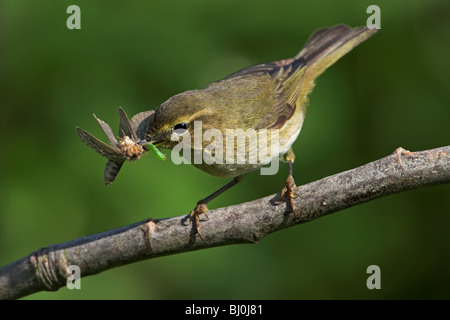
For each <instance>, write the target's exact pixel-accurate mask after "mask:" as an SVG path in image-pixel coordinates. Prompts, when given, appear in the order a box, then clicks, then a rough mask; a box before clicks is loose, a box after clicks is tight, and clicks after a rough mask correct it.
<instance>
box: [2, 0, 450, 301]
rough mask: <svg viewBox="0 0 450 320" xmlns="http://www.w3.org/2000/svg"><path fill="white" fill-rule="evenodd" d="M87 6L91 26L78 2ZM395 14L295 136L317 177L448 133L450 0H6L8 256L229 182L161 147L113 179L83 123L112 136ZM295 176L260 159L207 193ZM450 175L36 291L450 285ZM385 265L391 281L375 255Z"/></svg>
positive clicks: (289, 293)
mask: <svg viewBox="0 0 450 320" xmlns="http://www.w3.org/2000/svg"><path fill="white" fill-rule="evenodd" d="M71 4H76V5H78V6H80V8H81V27H82V29H81V30H68V29H67V28H66V19H67V18H68V17H69V14H67V13H66V9H67V7H68V6H69V5H71ZM371 4H377V5H379V6H380V8H381V28H382V29H381V30H380V31H379V33H378V34H376V35H375V36H374V37H373V38H371V39H370V40H369V41H367V42H365V43H363V44H362V45H361V46H360V47H358V48H356V49H355V50H354V51H352V52H351V53H350V54H348V55H347V56H345V57H344V58H343V59H342V60H340V61H339V62H338V63H337V64H336V65H334V66H333V67H332V68H330V69H329V70H328V71H327V72H326V73H325V74H324V75H322V76H321V77H320V79H319V80H318V82H317V86H316V88H315V90H314V92H313V93H312V95H311V97H310V98H311V99H310V101H311V103H310V108H309V110H308V116H307V117H306V121H305V124H304V126H303V129H302V133H301V135H300V137H299V139H298V140H297V142H296V143H295V144H294V149H295V152H296V155H297V161H296V163H295V169H294V170H295V171H294V177H295V179H296V182H297V184H305V183H308V182H311V181H314V180H317V179H320V178H323V177H325V176H328V175H332V174H335V173H338V172H341V171H344V170H348V169H351V168H354V167H356V166H359V165H362V164H365V163H367V162H370V161H373V160H376V159H378V158H381V157H383V156H386V155H388V154H390V153H391V152H393V151H394V150H395V149H396V148H397V147H399V146H402V147H404V148H406V149H409V150H424V149H430V148H435V147H439V146H444V145H448V144H449V141H450V90H449V89H450V86H449V78H450V77H449V74H450V59H449V52H450V3H449V1H446V0H442V1H437V0H436V1H428V0H427V1H425V0H423V1H411V0H404V1H344V0H343V1H339V3H338V2H336V1H333V0H326V1H298V0H296V1H284V0H283V1H261V0H251V1H237V0H226V1H214V2H213V1H207V0H201V1H189V2H188V1H162V0H161V1H126V2H123V1H108V2H100V1H95V2H94V1H86V0H84V1H82V0H76V1H75V0H74V1H57V0H52V1H49V0H40V1H24V0H0V108H1V116H0V125H1V132H0V145H1V150H2V151H1V157H0V159H1V160H0V161H1V169H0V175H1V176H0V178H1V180H0V188H1V190H0V265H5V264H8V263H10V262H12V261H14V260H16V259H19V258H22V257H24V256H26V255H28V254H29V253H30V252H31V251H33V250H36V249H38V248H40V247H46V246H48V245H50V244H52V243H60V242H65V241H69V240H72V239H76V238H80V237H82V236H86V235H90V234H94V233H98V232H101V231H105V230H109V229H113V228H117V227H120V226H124V225H128V224H131V223H133V222H137V221H140V220H143V219H146V218H148V217H152V218H163V217H170V216H177V215H181V214H187V213H188V212H189V210H191V209H192V208H193V207H194V205H195V203H196V201H197V200H199V199H200V198H202V197H204V196H206V195H208V194H209V193H211V192H212V191H213V190H216V189H217V188H219V187H220V186H222V185H223V184H224V183H225V182H227V180H224V179H221V178H216V177H213V176H209V175H207V174H205V173H203V172H201V171H199V170H197V169H195V168H194V167H192V166H187V165H182V166H176V165H174V164H172V163H171V162H170V161H166V162H162V161H159V160H157V159H156V157H154V156H146V157H144V159H142V160H140V161H138V162H136V163H132V164H126V165H125V166H124V168H123V169H122V171H121V173H120V174H119V176H118V179H117V180H116V182H115V183H114V184H113V185H111V186H109V187H105V186H104V185H103V169H104V165H105V160H104V159H103V158H101V157H100V156H99V155H97V154H96V153H94V151H93V150H92V149H90V148H87V147H86V146H85V145H84V144H83V143H82V142H81V141H80V139H79V138H78V136H77V134H76V131H75V126H77V125H78V126H81V127H82V128H84V129H86V130H88V131H90V132H92V133H93V134H95V135H97V136H99V137H102V138H103V134H102V132H101V130H100V127H99V126H98V124H97V123H96V121H95V119H94V118H93V117H92V113H95V114H96V115H98V116H99V117H100V118H101V119H103V120H105V121H106V122H108V123H110V124H111V125H112V127H113V130H114V131H117V128H118V113H117V108H118V107H119V106H122V107H123V108H124V109H125V110H126V111H127V113H128V114H129V115H133V114H135V113H138V112H140V111H144V110H148V109H154V108H156V107H157V106H158V105H159V104H161V103H162V102H164V101H165V100H166V99H168V98H169V97H170V96H172V95H174V94H177V93H179V92H182V91H185V90H188V89H194V88H202V87H204V86H206V85H207V84H209V83H210V82H212V81H215V80H218V79H220V78H222V77H224V76H226V75H228V74H230V73H231V72H234V71H236V70H238V69H240V68H243V67H246V66H249V65H252V64H257V63H263V62H268V61H273V60H280V59H283V58H289V57H291V56H293V55H295V54H296V53H297V52H298V51H299V50H300V48H301V47H302V45H303V44H304V42H305V41H306V39H307V38H308V37H309V36H310V35H311V33H312V32H313V31H314V30H316V29H318V28H322V27H325V26H331V25H335V24H339V23H345V24H349V25H352V26H357V25H363V24H365V23H366V19H367V18H368V16H369V15H368V14H367V13H366V8H367V7H368V6H369V5H371ZM286 176H287V168H286V166H282V167H281V169H280V172H279V174H278V175H275V176H260V175H259V173H258V172H255V173H252V174H249V175H247V177H246V179H244V181H243V182H242V183H241V184H239V185H238V186H237V187H235V188H233V189H231V190H230V191H228V192H226V193H225V194H224V195H222V196H221V197H219V198H217V199H216V200H214V201H213V202H211V205H210V208H216V207H221V206H227V205H231V204H237V203H241V202H244V201H249V200H253V199H256V198H259V197H263V196H266V195H269V194H273V193H276V192H279V191H280V190H281V188H282V186H283V184H284V181H285V179H286ZM449 195H450V186H449V185H446V186H436V187H430V188H425V189H419V190H413V191H409V192H406V193H402V194H398V195H394V196H389V197H386V198H382V199H379V200H376V201H372V202H370V203H366V204H364V205H360V206H357V207H354V208H350V209H347V210H345V211H342V212H339V213H336V214H333V215H331V216H327V217H325V218H322V219H319V220H316V221H313V222H311V223H307V224H305V225H301V226H297V227H293V228H289V229H286V230H283V231H281V232H277V233H275V234H271V235H269V236H268V237H266V238H264V239H262V241H261V242H260V243H259V244H257V245H233V246H227V247H221V248H214V249H208V250H201V251H197V252H189V253H184V254H178V255H173V256H167V257H162V258H157V259H152V260H148V261H143V262H139V263H135V264H132V265H128V266H124V267H120V268H116V269H113V270H110V271H107V272H104V273H101V274H99V275H95V276H91V277H87V278H82V282H81V286H82V289H81V290H68V289H67V288H62V289H60V290H59V291H57V292H42V293H37V294H34V295H31V296H29V297H27V299H393V298H396V299H419V298H425V299H429V298H450V273H449V272H448V270H449V269H450V250H449V249H450V232H449V231H450V217H449V214H450V200H449ZM372 264H376V265H378V266H380V268H381V287H382V289H381V290H372V291H371V290H368V289H367V287H366V279H367V277H368V275H367V274H366V269H367V267H368V266H369V265H372Z"/></svg>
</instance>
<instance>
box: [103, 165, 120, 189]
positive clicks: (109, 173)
mask: <svg viewBox="0 0 450 320" xmlns="http://www.w3.org/2000/svg"><path fill="white" fill-rule="evenodd" d="M122 165H123V161H122V162H114V161H111V160H110V161H108V163H107V164H106V167H105V172H104V177H105V185H110V184H111V183H113V181H114V180H115V179H116V177H117V174H118V173H119V171H120V168H122Z"/></svg>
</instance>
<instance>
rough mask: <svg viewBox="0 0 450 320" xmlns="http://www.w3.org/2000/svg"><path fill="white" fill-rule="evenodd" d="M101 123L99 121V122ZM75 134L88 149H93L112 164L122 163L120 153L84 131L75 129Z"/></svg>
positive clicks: (123, 158)
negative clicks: (112, 162)
mask: <svg viewBox="0 0 450 320" xmlns="http://www.w3.org/2000/svg"><path fill="white" fill-rule="evenodd" d="M100 121H101V120H100ZM77 133H78V135H79V136H80V138H81V140H82V141H83V142H84V143H85V144H86V145H87V146H89V147H91V148H92V149H94V150H95V151H96V152H97V153H98V154H100V155H101V156H103V157H105V158H107V159H108V160H111V161H114V162H121V161H122V162H123V161H124V160H125V156H124V155H123V154H122V152H121V151H120V150H119V149H117V148H115V147H112V146H110V145H108V144H106V143H104V142H103V141H101V140H99V139H97V138H96V137H94V136H93V135H92V134H90V133H89V132H87V131H86V130H83V129H81V128H80V127H77Z"/></svg>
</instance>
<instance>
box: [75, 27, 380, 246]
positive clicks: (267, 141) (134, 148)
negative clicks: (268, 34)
mask: <svg viewBox="0 0 450 320" xmlns="http://www.w3.org/2000/svg"><path fill="white" fill-rule="evenodd" d="M376 31H377V30H376V29H368V28H366V27H357V28H350V27H348V26H345V25H337V26H334V27H331V28H324V29H321V30H318V31H316V32H315V33H314V34H313V35H312V36H311V37H310V38H309V40H308V41H307V42H306V44H305V46H304V47H303V49H302V50H301V51H300V52H299V53H298V54H297V55H296V56H295V57H293V58H291V59H286V60H280V61H275V62H270V63H265V64H260V65H255V66H251V67H248V68H245V69H242V70H240V71H237V72H235V73H233V74H231V75H229V76H228V77H226V78H224V79H222V80H219V81H216V82H214V83H212V84H210V85H209V86H207V87H205V88H204V89H201V90H190V91H186V92H183V93H180V94H178V95H175V96H173V97H172V98H170V99H169V100H167V101H166V102H164V103H163V104H162V105H161V106H159V107H158V108H157V109H156V110H155V111H153V110H151V111H145V112H142V113H140V114H137V115H135V116H134V117H133V118H132V120H131V121H130V120H129V118H128V116H127V115H126V114H125V111H123V110H122V109H121V108H119V119H120V126H119V137H120V139H119V141H117V140H116V138H115V137H114V134H113V133H112V130H111V128H110V127H109V125H108V124H106V123H105V122H104V121H102V120H100V119H98V118H97V117H96V119H97V121H98V123H99V124H100V126H101V127H102V129H103V131H104V133H105V134H106V136H107V137H108V139H109V141H110V142H111V144H112V146H110V145H107V144H106V143H104V142H102V141H100V140H99V139H97V138H96V137H94V136H93V135H91V134H90V133H88V132H86V131H85V130H83V129H81V128H78V127H77V132H78V134H79V136H80V138H81V140H82V141H83V142H84V143H85V144H86V145H88V146H89V147H91V148H93V149H94V150H95V151H96V152H98V153H99V154H100V155H102V156H104V157H106V158H107V159H108V163H107V164H106V168H105V172H104V176H105V184H107V185H108V184H110V183H112V182H113V181H114V179H115V178H116V176H117V174H118V172H119V170H120V168H121V166H122V164H123V163H124V162H125V161H126V160H128V161H133V160H135V159H139V158H140V157H141V155H142V154H143V153H144V152H146V151H148V150H152V151H153V152H154V153H155V155H156V156H157V157H158V158H160V159H165V155H164V154H162V153H161V152H160V151H159V150H158V149H157V147H162V148H166V149H173V151H174V152H173V153H172V156H173V154H174V153H176V151H180V150H182V151H183V152H182V153H183V157H184V158H188V160H189V163H192V164H193V165H194V166H196V167H197V168H199V169H201V170H203V171H205V172H207V173H209V174H212V175H214V176H218V177H225V178H233V180H232V181H231V182H229V183H228V184H226V185H225V186H223V187H222V188H220V189H219V190H217V191H216V192H214V193H212V194H211V195H209V196H208V197H206V198H204V199H202V200H200V201H198V202H197V205H196V207H195V208H194V210H192V211H191V221H192V220H193V221H194V222H195V226H196V230H197V233H198V234H199V235H200V237H202V235H201V234H200V232H199V216H200V215H201V214H205V212H206V211H208V207H207V204H208V203H209V202H210V201H211V200H212V199H214V198H215V197H217V196H218V195H219V194H221V193H222V192H224V191H226V190H227V189H229V188H230V187H232V186H234V185H235V184H237V183H238V182H239V181H241V180H242V177H243V175H244V174H246V173H248V172H251V171H254V170H256V169H258V168H260V167H263V166H265V165H267V164H269V163H272V160H274V159H275V160H278V159H282V160H284V161H285V162H287V163H288V165H289V176H288V178H287V180H286V185H285V187H284V188H283V190H282V197H285V196H287V198H288V200H289V205H290V207H291V209H292V212H293V213H294V218H296V216H295V208H294V201H293V200H294V189H295V187H296V186H295V181H294V178H293V176H292V171H293V168H292V167H293V163H294V160H295V155H294V153H293V151H292V148H291V146H292V144H293V143H294V141H295V140H296V139H297V137H298V135H299V133H300V129H301V128H302V125H303V120H304V118H305V114H306V105H307V103H308V95H309V93H310V92H311V91H312V89H313V87H314V80H315V79H316V78H317V77H318V76H319V75H320V74H322V72H324V71H325V69H327V68H328V67H329V66H331V65H332V64H333V63H335V62H336V61H337V60H339V59H340V58H341V57H342V56H344V55H345V54H346V53H348V52H349V51H350V50H352V49H353V48H354V47H356V46H357V45H359V44H360V43H361V42H363V41H364V40H366V39H367V38H369V37H370V36H372V35H373V34H374V33H375V32H376ZM94 116H95V115H94ZM230 132H232V133H233V134H229V133H230ZM199 136H200V137H199ZM192 137H193V139H192ZM224 137H225V139H224ZM198 138H200V139H198ZM247 141H248V143H247ZM180 145H181V146H182V148H179V146H180ZM269 145H270V148H269ZM273 146H275V148H272V147H273ZM269 149H270V152H268V150H269ZM205 215H206V214H205ZM202 239H203V238H202Z"/></svg>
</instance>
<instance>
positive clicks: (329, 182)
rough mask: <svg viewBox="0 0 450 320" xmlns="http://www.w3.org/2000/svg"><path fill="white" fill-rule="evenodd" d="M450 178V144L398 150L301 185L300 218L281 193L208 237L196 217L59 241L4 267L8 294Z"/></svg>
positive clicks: (238, 212) (251, 239)
mask: <svg viewBox="0 0 450 320" xmlns="http://www.w3.org/2000/svg"><path fill="white" fill-rule="evenodd" d="M449 182H450V146H446V147H442V148H437V149H432V150H426V151H421V152H414V153H410V152H408V151H406V150H403V149H401V148H399V149H397V150H396V151H395V152H394V153H393V154H392V155H390V156H387V157H384V158H382V159H379V160H377V161H374V162H371V163H368V164H366V165H363V166H361V167H358V168H356V169H352V170H349V171H345V172H342V173H339V174H336V175H333V176H330V177H327V178H323V179H321V180H318V181H315V182H312V183H309V184H306V185H303V186H299V187H297V189H296V190H295V207H296V208H297V209H296V212H295V213H296V216H297V220H294V215H293V214H292V213H291V212H290V209H289V208H290V206H288V205H287V202H286V201H285V200H281V199H280V194H279V193H278V194H274V195H270V196H267V197H264V198H261V199H258V200H254V201H251V202H247V203H242V204H239V205H235V206H230V207H226V208H219V209H215V210H212V211H210V212H209V213H208V216H209V220H204V221H203V220H202V222H201V233H202V236H203V238H204V241H202V240H201V239H200V238H199V237H198V235H196V234H195V228H193V227H192V226H191V225H190V223H189V217H188V216H178V217H173V218H167V219H158V220H152V219H148V220H145V221H142V222H138V223H135V224H132V225H130V226H126V227H122V228H119V229H115V230H111V231H106V232H102V233H99V234H96V235H92V236H87V237H83V238H80V239H77V240H73V241H70V242H65V243H61V244H56V245H51V246H49V247H47V248H42V249H39V250H37V251H35V252H32V253H31V254H30V255H29V256H27V257H25V258H22V259H20V260H17V261H15V262H12V263H10V264H9V265H6V266H4V267H3V268H1V269H0V299H14V298H20V297H23V296H26V295H28V294H31V293H35V292H38V291H43V290H48V291H54V290H57V289H58V288H60V287H62V286H65V285H66V279H67V278H68V277H69V276H71V275H72V273H71V272H68V270H67V267H68V266H70V265H77V266H79V267H80V268H81V276H83V277H85V276H88V275H92V274H96V273H99V272H102V271H105V270H108V269H111V268H114V267H118V266H121V265H125V264H129V263H133V262H136V261H139V260H144V259H150V258H155V257H159V256H164V255H170V254H174V253H180V252H187V251H191V250H198V249H204V248H210V247H215V246H222V245H229V244H234V243H256V242H258V240H259V239H261V238H262V237H264V236H266V235H268V234H269V233H272V232H275V231H278V230H281V229H284V228H287V227H290V226H294V225H297V224H300V223H305V222H308V221H311V220H314V219H317V218H320V217H323V216H325V215H328V214H330V213H333V212H337V211H340V210H342V209H345V208H349V207H352V206H355V205H358V204H361V203H364V202H367V201H370V200H373V199H376V198H379V197H382V196H387V195H389V194H393V193H398V192H401V191H406V190H410V189H415V188H419V187H422V186H429V185H435V184H442V183H449Z"/></svg>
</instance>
